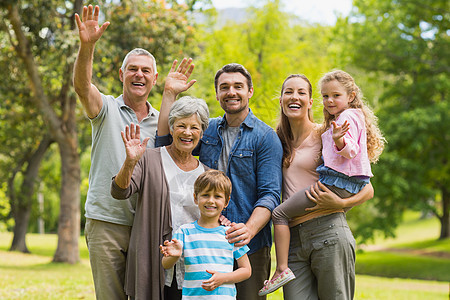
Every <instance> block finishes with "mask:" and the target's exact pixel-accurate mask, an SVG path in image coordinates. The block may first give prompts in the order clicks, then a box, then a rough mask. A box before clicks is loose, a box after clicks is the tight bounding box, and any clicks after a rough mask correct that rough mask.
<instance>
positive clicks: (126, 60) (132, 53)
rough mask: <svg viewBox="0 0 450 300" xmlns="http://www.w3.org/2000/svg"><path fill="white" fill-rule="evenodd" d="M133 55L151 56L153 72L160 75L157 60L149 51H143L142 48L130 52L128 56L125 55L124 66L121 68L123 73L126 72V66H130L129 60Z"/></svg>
mask: <svg viewBox="0 0 450 300" xmlns="http://www.w3.org/2000/svg"><path fill="white" fill-rule="evenodd" d="M132 55H145V56H149V57H150V58H151V59H152V60H153V71H154V74H157V73H158V71H157V70H156V59H155V57H154V56H153V55H152V54H151V53H150V52H148V51H147V50H145V49H142V48H135V49H133V50H131V51H130V52H128V53H127V55H125V58H124V59H123V62H122V66H121V67H120V69H121V70H122V72H125V68H126V66H127V64H128V59H129V58H130V56H132Z"/></svg>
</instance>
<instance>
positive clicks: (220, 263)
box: [160, 170, 252, 300]
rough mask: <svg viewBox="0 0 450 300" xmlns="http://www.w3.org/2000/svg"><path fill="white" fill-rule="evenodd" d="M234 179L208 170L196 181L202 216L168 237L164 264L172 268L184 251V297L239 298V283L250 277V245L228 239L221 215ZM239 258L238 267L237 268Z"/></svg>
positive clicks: (164, 247) (165, 242)
mask: <svg viewBox="0 0 450 300" xmlns="http://www.w3.org/2000/svg"><path fill="white" fill-rule="evenodd" d="M230 194H231V181H230V179H229V178H228V177H227V176H226V175H225V173H223V172H221V171H217V170H208V171H206V172H204V173H203V174H201V175H200V176H199V177H198V178H197V180H196V181H195V183H194V201H195V203H196V204H197V205H198V207H199V209H200V218H199V219H198V220H197V221H194V222H192V223H190V224H185V225H182V226H181V227H180V228H179V229H178V230H177V231H176V232H175V234H174V236H173V239H172V241H164V245H161V246H160V248H161V253H162V254H163V255H164V257H163V259H162V265H163V267H164V268H165V269H168V268H171V267H172V266H173V265H174V264H175V263H176V262H177V260H178V259H179V258H180V256H181V255H183V257H184V264H185V274H184V282H183V291H182V295H183V296H182V299H193V298H195V299H208V300H212V299H220V300H226V299H236V287H235V285H234V284H235V283H237V282H241V281H244V280H246V279H248V278H249V277H250V275H251V272H252V271H251V266H250V262H249V260H248V257H247V254H246V253H247V252H248V251H249V248H248V247H247V246H246V245H245V246H242V247H235V246H234V245H233V244H230V243H228V241H227V239H226V238H225V232H226V231H227V230H228V229H229V227H225V226H221V225H220V222H219V217H220V216H221V213H222V210H223V209H224V208H225V207H227V205H228V202H229V200H230ZM235 259H236V265H237V268H236V269H235V270H233V269H234V260H235Z"/></svg>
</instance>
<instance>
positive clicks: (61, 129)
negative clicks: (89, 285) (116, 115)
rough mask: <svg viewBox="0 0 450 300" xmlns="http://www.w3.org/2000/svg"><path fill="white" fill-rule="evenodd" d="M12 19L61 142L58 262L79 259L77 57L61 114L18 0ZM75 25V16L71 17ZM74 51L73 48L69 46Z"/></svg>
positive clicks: (36, 96)
mask: <svg viewBox="0 0 450 300" xmlns="http://www.w3.org/2000/svg"><path fill="white" fill-rule="evenodd" d="M81 2H82V1H81V0H75V1H74V8H76V9H80V8H81ZM7 9H8V19H9V20H10V22H11V26H12V29H13V30H14V33H15V37H16V39H17V44H15V45H13V46H14V49H15V50H16V53H17V56H18V57H19V58H20V59H21V60H22V61H23V63H24V66H25V71H26V74H27V76H28V78H29V81H30V88H31V90H32V92H33V98H32V100H33V102H34V103H35V104H36V106H37V107H38V108H39V110H40V112H41V114H42V115H43V117H44V120H45V121H46V125H47V126H48V128H49V131H50V132H51V134H52V137H53V138H54V139H55V141H56V142H57V143H58V146H59V150H60V155H61V191H60V196H61V199H60V216H59V223H58V246H57V249H56V252H55V255H54V257H53V261H55V262H67V263H72V264H73V263H76V262H78V261H79V260H80V254H79V251H78V238H79V235H80V159H79V154H78V140H77V133H76V125H75V108H76V98H74V97H72V96H70V93H68V87H70V85H71V76H72V71H73V61H70V62H69V61H68V62H67V63H66V72H65V73H64V74H63V84H62V88H61V92H60V95H59V96H58V97H56V99H53V100H56V101H58V102H59V103H60V107H59V108H60V111H61V116H58V114H57V113H56V110H55V109H54V108H53V107H52V104H51V103H52V102H55V103H56V101H50V98H49V95H47V94H46V93H45V91H44V87H43V84H42V78H41V75H40V73H39V68H38V65H37V64H36V61H35V59H34V57H33V55H32V50H31V49H32V47H31V45H30V43H29V40H28V39H27V37H26V35H25V32H24V31H23V26H22V20H21V17H20V13H19V7H18V4H17V3H14V2H12V3H11V4H9V5H8V6H7ZM71 22H72V24H71V26H72V28H73V27H74V26H75V25H74V24H73V18H72V19H71ZM68 53H72V49H68Z"/></svg>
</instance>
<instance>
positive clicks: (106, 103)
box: [85, 94, 159, 226]
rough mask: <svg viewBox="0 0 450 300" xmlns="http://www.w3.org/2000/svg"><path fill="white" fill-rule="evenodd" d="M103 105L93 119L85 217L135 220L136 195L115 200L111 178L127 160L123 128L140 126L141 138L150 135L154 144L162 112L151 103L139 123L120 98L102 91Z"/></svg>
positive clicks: (117, 221) (123, 221)
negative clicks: (127, 198) (112, 193)
mask: <svg viewBox="0 0 450 300" xmlns="http://www.w3.org/2000/svg"><path fill="white" fill-rule="evenodd" d="M101 96H102V100H103V106H102V108H101V110H100V113H99V114H98V116H97V117H95V118H93V119H91V125H92V150H91V169H90V171H89V190H88V193H87V199H86V205H85V209H86V214H85V216H86V218H91V219H95V220H100V221H106V222H111V223H115V224H121V225H128V226H131V225H132V224H133V218H134V207H135V199H136V198H135V197H134V198H130V199H129V200H125V201H124V200H116V199H114V198H113V197H112V196H111V178H112V177H113V176H114V175H116V174H117V173H118V172H119V170H120V168H121V166H122V163H123V162H124V160H125V157H126V153H125V146H124V145H123V141H122V136H121V134H120V132H121V131H124V130H125V126H126V125H130V123H132V122H133V123H134V124H139V126H140V127H141V140H142V139H144V138H145V137H150V140H149V142H148V144H147V147H152V148H153V147H154V144H155V135H156V126H157V123H158V116H159V112H158V111H157V110H156V109H154V108H153V107H152V106H151V105H150V103H148V102H147V104H148V106H149V114H148V115H147V117H145V118H144V119H143V120H142V121H141V122H140V123H139V122H138V119H137V116H136V114H135V112H134V111H133V110H132V109H131V108H130V107H129V106H127V105H125V103H124V101H123V96H122V95H120V96H119V97H118V98H114V97H113V96H107V95H103V94H102V95H101Z"/></svg>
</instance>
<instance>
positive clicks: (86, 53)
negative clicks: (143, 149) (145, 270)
mask: <svg viewBox="0 0 450 300" xmlns="http://www.w3.org/2000/svg"><path fill="white" fill-rule="evenodd" d="M98 16H99V7H98V6H95V8H93V7H92V5H89V6H88V7H86V6H85V7H83V13H82V19H80V17H79V16H78V15H75V19H76V22H77V25H78V32H79V38H80V48H79V51H78V56H77V59H76V62H75V68H74V79H73V80H74V87H75V91H76V93H77V94H78V97H79V98H80V102H81V104H82V105H83V108H84V110H85V112H86V114H87V116H88V117H89V119H90V121H91V125H92V153H91V169H90V174H89V190H88V194H87V200H86V227H85V236H86V243H87V245H88V249H89V258H90V262H91V268H92V274H93V277H94V285H95V293H96V296H97V299H107V300H110V299H127V296H126V294H125V292H124V279H125V265H126V255H127V251H128V244H129V241H130V232H131V226H132V224H133V219H134V205H135V198H130V199H129V200H127V201H121V200H116V199H114V198H113V197H112V196H111V194H110V186H111V178H112V177H113V176H114V175H115V174H117V172H118V171H119V169H120V167H121V165H122V163H123V161H124V160H125V157H126V154H125V149H124V147H123V142H122V137H121V134H120V132H121V130H123V128H125V126H126V125H129V124H130V123H134V124H138V125H139V126H140V130H141V136H142V137H147V138H149V142H148V146H149V147H153V146H154V140H155V134H156V125H157V122H158V116H159V112H158V111H157V110H156V109H155V108H153V107H152V106H151V104H150V103H149V102H148V101H147V98H148V95H149V93H150V91H151V90H152V88H153V86H154V85H155V83H156V79H157V78H158V72H157V70H156V61H155V58H154V57H153V55H152V54H150V53H149V52H148V51H146V50H144V49H140V48H136V49H134V50H132V51H130V52H129V53H128V54H127V55H126V56H125V59H124V60H123V64H122V67H121V68H120V70H119V78H120V81H121V82H122V83H123V94H122V95H120V96H119V97H117V98H115V97H114V96H110V95H104V94H102V93H101V92H100V91H99V90H98V89H97V87H96V86H95V85H93V84H92V83H91V79H92V64H93V57H94V48H95V45H96V43H97V41H98V40H99V39H100V37H101V36H102V34H103V33H104V32H105V30H106V28H107V27H108V25H109V22H105V23H104V24H103V25H102V26H100V27H99V24H98ZM183 62H184V63H185V64H184V65H180V68H178V70H177V72H174V73H173V74H175V73H176V74H175V75H176V76H178V77H179V78H181V79H186V78H188V77H189V75H190V72H192V69H193V65H192V66H191V67H190V68H189V64H190V61H186V60H184V61H183ZM180 70H181V71H180ZM170 76H171V74H169V76H168V77H170ZM183 84H185V85H186V89H187V88H188V87H189V86H190V85H192V84H193V82H192V83H190V84H187V83H186V82H185V81H183V80H181V87H182V88H184V86H183Z"/></svg>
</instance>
